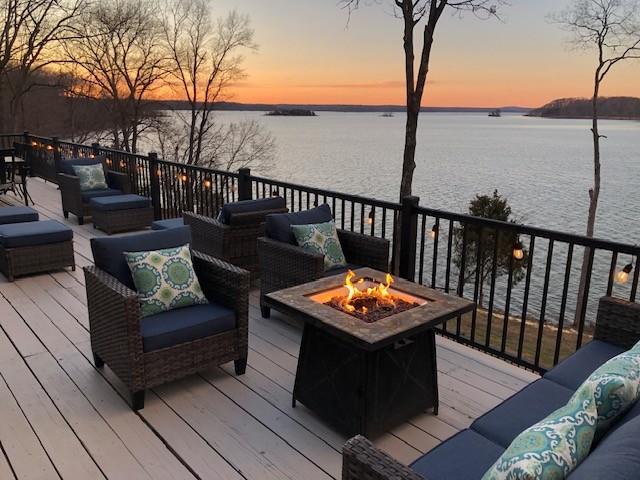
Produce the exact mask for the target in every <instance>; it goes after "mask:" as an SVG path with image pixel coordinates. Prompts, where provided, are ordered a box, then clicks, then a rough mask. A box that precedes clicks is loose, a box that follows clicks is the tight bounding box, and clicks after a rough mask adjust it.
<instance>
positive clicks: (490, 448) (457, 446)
mask: <svg viewBox="0 0 640 480" xmlns="http://www.w3.org/2000/svg"><path fill="white" fill-rule="evenodd" d="M503 452H504V448H502V447H501V446H500V445H496V444H495V443H493V442H492V441H490V440H488V439H486V438H484V437H483V436H482V435H479V434H478V433H476V432H474V431H473V430H468V429H467V430H463V431H461V432H459V433H457V434H456V435H455V436H453V437H451V438H450V439H449V440H447V441H446V442H444V443H441V444H440V445H438V446H437V447H436V448H434V449H433V450H431V451H430V452H428V453H427V454H426V455H424V456H422V457H421V458H419V459H418V460H416V461H415V462H413V464H411V469H412V470H413V471H414V472H417V473H419V474H420V475H422V476H423V477H424V478H427V479H429V480H477V479H480V478H482V476H483V475H484V474H485V473H486V472H487V470H489V468H491V466H492V465H493V464H494V462H495V461H496V460H497V459H498V458H499V457H500V455H502V453H503Z"/></svg>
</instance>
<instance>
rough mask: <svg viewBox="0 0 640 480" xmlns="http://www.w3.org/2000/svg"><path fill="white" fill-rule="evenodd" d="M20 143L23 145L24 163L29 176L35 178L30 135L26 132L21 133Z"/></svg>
mask: <svg viewBox="0 0 640 480" xmlns="http://www.w3.org/2000/svg"><path fill="white" fill-rule="evenodd" d="M22 142H23V143H24V161H25V162H27V167H28V170H27V171H28V172H29V176H30V177H33V176H35V175H34V173H33V160H32V158H33V145H31V135H29V132H27V131H26V130H25V131H24V132H22Z"/></svg>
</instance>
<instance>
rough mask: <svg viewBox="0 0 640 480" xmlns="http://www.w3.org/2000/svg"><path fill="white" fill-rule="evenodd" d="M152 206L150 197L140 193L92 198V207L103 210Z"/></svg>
mask: <svg viewBox="0 0 640 480" xmlns="http://www.w3.org/2000/svg"><path fill="white" fill-rule="evenodd" d="M150 206H151V199H150V198H149V197H141V196H140V195H134V194H127V195H114V196H109V197H97V198H92V199H91V208H92V209H94V210H99V211H101V212H116V211H120V210H129V209H132V208H146V207H150Z"/></svg>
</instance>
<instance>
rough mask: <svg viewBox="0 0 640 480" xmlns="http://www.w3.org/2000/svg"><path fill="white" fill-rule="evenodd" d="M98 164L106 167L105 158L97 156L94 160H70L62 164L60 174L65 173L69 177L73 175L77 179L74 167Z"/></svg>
mask: <svg viewBox="0 0 640 480" xmlns="http://www.w3.org/2000/svg"><path fill="white" fill-rule="evenodd" d="M98 164H102V165H103V167H104V157H103V156H97V157H94V158H68V159H66V160H62V161H61V162H60V173H65V174H67V175H72V176H74V177H75V176H76V172H75V171H74V170H73V166H74V165H98ZM105 174H106V172H105ZM105 176H106V175H105Z"/></svg>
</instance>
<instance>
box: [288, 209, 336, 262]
mask: <svg viewBox="0 0 640 480" xmlns="http://www.w3.org/2000/svg"><path fill="white" fill-rule="evenodd" d="M291 231H292V232H293V235H294V236H295V237H296V241H297V242H298V245H300V246H301V247H302V248H303V249H304V250H307V251H309V252H313V253H320V254H322V255H324V269H325V270H331V269H332V268H336V267H344V266H345V265H346V264H347V260H346V259H345V257H344V253H343V252H342V246H341V245H340V239H339V238H338V231H337V230H336V224H335V223H334V222H333V221H331V222H326V223H316V224H310V225H291Z"/></svg>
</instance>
